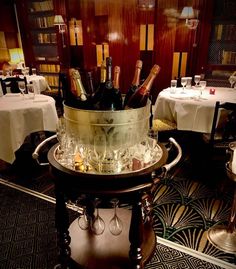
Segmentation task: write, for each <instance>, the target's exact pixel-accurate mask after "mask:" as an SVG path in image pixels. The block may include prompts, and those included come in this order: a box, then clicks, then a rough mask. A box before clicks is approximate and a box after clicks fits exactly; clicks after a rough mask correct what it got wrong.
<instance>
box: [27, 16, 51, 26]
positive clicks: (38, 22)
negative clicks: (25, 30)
mask: <svg viewBox="0 0 236 269" xmlns="http://www.w3.org/2000/svg"><path fill="white" fill-rule="evenodd" d="M32 23H33V27H34V28H48V27H54V16H47V17H46V16H45V17H37V18H34V19H33V21H32Z"/></svg>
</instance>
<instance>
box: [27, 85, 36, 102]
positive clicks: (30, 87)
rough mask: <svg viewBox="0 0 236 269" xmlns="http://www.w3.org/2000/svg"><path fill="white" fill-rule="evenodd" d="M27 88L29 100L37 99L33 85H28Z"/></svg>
mask: <svg viewBox="0 0 236 269" xmlns="http://www.w3.org/2000/svg"><path fill="white" fill-rule="evenodd" d="M26 87H27V91H28V97H29V99H34V98H35V92H34V86H33V84H27V85H26Z"/></svg>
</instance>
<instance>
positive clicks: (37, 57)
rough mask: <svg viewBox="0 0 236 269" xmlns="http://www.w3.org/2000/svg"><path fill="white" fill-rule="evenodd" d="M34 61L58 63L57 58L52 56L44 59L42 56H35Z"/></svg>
mask: <svg viewBox="0 0 236 269" xmlns="http://www.w3.org/2000/svg"><path fill="white" fill-rule="evenodd" d="M35 60H36V61H52V62H57V61H59V56H52V57H48V56H47V57H44V56H36V57H35Z"/></svg>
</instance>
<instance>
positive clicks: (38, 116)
mask: <svg viewBox="0 0 236 269" xmlns="http://www.w3.org/2000/svg"><path fill="white" fill-rule="evenodd" d="M57 121H58V116H57V110H56V106H55V100H54V99H53V98H52V97H49V96H46V95H42V94H36V95H35V98H34V99H29V96H28V95H27V94H25V95H24V96H22V94H18V93H15V94H13V93H7V94H5V95H3V96H1V97H0V129H1V132H0V159H1V160H4V161H6V162H8V163H13V162H14V160H15V151H16V150H17V149H19V148H20V146H21V145H22V144H23V142H24V140H25V138H26V136H28V135H30V134H31V133H33V132H37V131H55V130H56V124H57Z"/></svg>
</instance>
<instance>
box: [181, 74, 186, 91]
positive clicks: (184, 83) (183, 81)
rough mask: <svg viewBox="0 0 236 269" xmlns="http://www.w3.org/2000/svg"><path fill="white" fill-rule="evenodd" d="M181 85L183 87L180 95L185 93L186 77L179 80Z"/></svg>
mask: <svg viewBox="0 0 236 269" xmlns="http://www.w3.org/2000/svg"><path fill="white" fill-rule="evenodd" d="M181 85H182V86H183V88H182V93H185V87H186V85H187V77H182V78H181Z"/></svg>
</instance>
